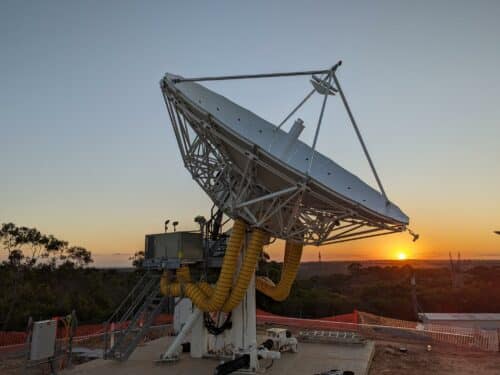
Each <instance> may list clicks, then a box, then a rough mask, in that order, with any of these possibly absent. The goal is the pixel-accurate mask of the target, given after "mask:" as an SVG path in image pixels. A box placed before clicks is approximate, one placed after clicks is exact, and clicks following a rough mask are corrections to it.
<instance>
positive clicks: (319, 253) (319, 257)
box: [318, 251, 321, 263]
mask: <svg viewBox="0 0 500 375" xmlns="http://www.w3.org/2000/svg"><path fill="white" fill-rule="evenodd" d="M318 262H320V263H321V251H319V252H318Z"/></svg>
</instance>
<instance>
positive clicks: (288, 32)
mask: <svg viewBox="0 0 500 375" xmlns="http://www.w3.org/2000/svg"><path fill="white" fill-rule="evenodd" d="M455 3H456V4H455ZM499 12H500V2H498V1H497V2H454V3H453V6H450V5H449V4H447V3H446V2H412V3H410V4H403V3H401V4H399V5H397V6H395V5H394V4H388V3H387V4H383V3H382V4H379V3H378V2H367V3H366V4H359V3H357V2H342V3H341V4H337V3H334V2H325V4H323V5H322V7H321V10H318V7H311V6H310V5H309V4H308V3H306V2H303V3H302V4H298V3H297V4H295V3H294V2H289V4H287V6H286V7H283V6H280V5H277V4H276V5H274V6H270V5H269V4H268V3H267V2H262V3H258V2H257V3H256V2H251V3H250V2H228V3H227V4H225V5H224V6H213V4H211V3H209V2H206V4H204V5H203V4H201V3H200V4H198V5H197V6H196V7H193V6H192V5H190V4H189V2H177V4H176V5H172V4H167V3H166V2H164V3H158V4H156V5H150V6H148V7H135V6H134V7H127V6H123V7H116V6H114V5H113V4H111V3H107V2H99V3H98V5H95V4H94V5H91V6H89V5H86V4H84V3H83V2H61V3H58V4H52V5H50V4H46V3H45V2H30V3H27V2H21V1H18V2H8V4H6V5H5V6H2V11H1V12H0V25H2V28H3V29H2V30H5V32H2V33H0V43H1V45H2V52H3V53H2V59H0V82H2V90H0V103H1V104H2V107H1V110H0V129H1V132H0V178H1V181H0V223H2V222H14V223H16V224H17V225H23V226H30V227H37V228H39V229H40V230H41V231H42V232H44V233H48V234H54V235H56V236H57V237H59V238H61V239H64V240H68V241H69V242H70V243H71V244H72V245H81V246H84V247H86V248H87V249H89V250H91V251H92V252H93V254H94V256H95V258H96V261H97V264H99V265H116V266H118V265H125V264H129V262H128V261H127V257H128V256H129V254H131V253H133V252H134V251H136V250H142V249H143V248H144V235H145V234H146V233H155V232H161V231H162V230H163V224H162V223H163V222H164V220H165V219H167V218H169V219H173V220H179V221H180V225H179V230H188V229H189V230H192V229H195V225H194V223H193V218H194V217H195V216H197V215H200V214H201V215H205V216H208V213H209V212H210V206H211V205H210V201H209V199H208V198H207V196H206V195H205V194H204V193H203V192H202V191H201V190H200V188H199V187H198V186H197V185H196V183H195V182H194V181H193V180H192V179H191V177H190V176H189V174H188V172H187V171H186V170H185V169H184V167H183V162H182V160H181V157H180V154H179V150H178V146H177V143H176V140H175V137H174V134H173V131H172V127H171V125H170V121H169V118H168V114H167V110H166V109H165V105H164V103H163V98H162V95H161V92H160V89H159V86H158V82H159V80H160V79H161V78H162V76H163V75H164V74H165V73H166V72H167V71H168V72H171V73H176V74H181V75H184V76H212V75H223V74H248V73H261V72H277V71H294V70H300V69H317V68H325V67H328V66H331V64H333V63H335V62H336V61H338V60H340V59H341V60H342V61H343V64H342V67H341V68H339V70H338V77H339V79H340V81H341V82H342V87H343V89H344V91H345V93H346V96H347V98H348V100H349V104H350V106H351V109H352V110H353V113H354V115H355V117H356V120H357V122H358V126H359V128H360V130H361V133H362V134H363V138H364V140H365V142H366V144H367V146H368V149H369V151H370V154H371V157H372V159H373V161H374V164H375V166H376V167H377V170H378V173H379V175H380V178H381V180H382V182H383V184H384V187H385V190H386V192H387V194H388V197H389V199H390V200H391V201H393V202H394V203H395V204H397V205H398V206H399V207H400V208H401V209H402V210H403V211H404V212H405V213H406V214H407V215H408V216H409V218H410V228H411V229H412V230H413V231H415V232H417V233H419V234H420V239H419V240H418V242H416V243H413V242H411V237H410V236H409V235H408V234H401V235H400V234H398V235H391V236H386V237H378V238H374V239H367V240H361V241H356V242H352V243H350V242H349V243H343V244H339V245H332V246H329V247H324V248H321V253H322V259H323V260H333V259H385V258H388V259H394V258H395V257H396V256H397V254H398V253H399V252H405V253H407V256H408V257H409V258H417V259H422V258H431V259H436V258H446V257H447V256H448V252H450V251H451V252H458V251H460V252H461V254H462V257H464V258H482V259H491V258H495V257H496V258H500V236H498V235H494V234H493V231H494V230H500V167H499V164H500V106H499V103H498V97H499V92H500V74H498V67H499V66H500V48H498V36H499V35H500V22H498V14H500V13H499ZM165 14H179V15H180V14H189V20H190V23H191V24H193V25H196V27H194V28H193V27H186V25H187V24H186V17H170V18H169V19H168V22H165ZM332 15H334V16H335V17H333V18H332ZM333 19H334V20H335V21H334V22H332V20H333ZM199 30H203V32H200V31H199ZM228 30H230V32H228ZM181 31H182V32H181ZM324 40H327V41H328V43H326V44H325V43H321V41H324ZM242 41H244V42H242ZM325 46H327V48H325ZM200 56H202V58H200ZM207 86H208V87H209V88H211V89H213V90H214V91H216V92H219V93H221V94H222V95H225V96H227V97H229V98H231V99H232V100H234V101H236V102H238V103H239V104H241V105H242V106H244V107H246V108H248V109H250V110H252V111H254V112H255V113H257V114H258V115H259V116H261V117H263V118H265V119H266V120H269V121H271V122H272V123H276V124H277V123H279V122H280V121H281V120H282V119H283V118H284V117H285V116H286V114H288V113H289V111H290V109H291V108H293V107H294V106H295V105H296V104H297V103H298V102H299V101H300V100H301V99H302V98H303V97H304V95H305V94H306V93H307V92H309V91H310V90H311V87H310V82H309V77H300V79H291V78H290V79H289V78H283V79H270V80H245V81H238V82H235V81H231V82H228V81H223V82H218V83H207ZM337 99H339V98H338V96H335V97H332V99H329V104H328V106H327V108H326V110H325V113H324V119H323V123H322V124H323V125H322V127H321V132H320V135H319V138H318V143H317V150H318V151H320V152H321V153H323V154H325V155H326V156H327V157H329V158H331V159H332V160H335V161H336V162H337V163H338V164H339V165H341V166H342V167H344V168H346V169H348V170H349V171H351V172H352V173H354V174H355V175H357V176H359V177H360V178H361V179H362V180H363V181H365V182H366V183H368V184H370V185H371V186H376V183H375V181H374V179H373V175H372V173H371V171H370V168H369V166H368V164H367V162H366V159H365V158H364V156H363V153H362V149H361V147H360V145H359V142H358V141H357V139H356V136H355V133H354V131H353V129H352V127H351V126H350V124H349V122H348V118H347V115H346V114H345V111H343V110H342V109H341V103H340V100H337ZM320 105H321V98H319V97H316V98H313V99H311V101H310V102H308V103H307V105H305V106H304V107H303V108H301V110H300V111H299V112H297V113H296V116H297V117H300V118H301V119H303V120H304V124H305V129H304V131H303V133H302V134H301V140H303V141H304V142H306V143H308V144H311V143H312V140H313V137H314V134H315V128H316V127H315V124H316V123H317V119H318V111H319V108H320ZM287 125H288V124H287ZM269 251H270V253H271V254H272V255H273V257H276V258H279V257H280V255H281V253H282V251H281V250H280V246H279V244H277V245H276V246H274V247H272V248H271V249H270V250H269ZM0 256H1V255H0ZM317 257H318V249H316V248H308V249H306V251H305V254H304V260H315V259H317Z"/></svg>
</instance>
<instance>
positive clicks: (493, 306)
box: [0, 223, 500, 330]
mask: <svg viewBox="0 0 500 375" xmlns="http://www.w3.org/2000/svg"><path fill="white" fill-rule="evenodd" d="M0 244H1V245H2V249H3V250H4V251H5V253H4V254H5V256H6V260H5V261H3V262H2V263H0V288H1V289H0V290H1V292H0V330H23V329H24V328H25V325H26V322H27V320H28V318H29V317H30V316H32V317H33V318H34V319H49V318H51V317H53V316H60V315H66V314H68V313H69V312H71V311H72V310H73V309H75V310H76V312H77V316H78V318H79V320H80V322H81V323H101V322H104V321H105V320H106V319H107V318H109V316H110V315H111V314H112V313H113V311H114V310H115V308H116V307H117V306H118V305H119V303H120V302H121V301H122V300H123V298H124V297H125V296H126V295H127V294H128V293H129V291H130V290H131V289H132V287H133V286H134V285H135V283H136V282H137V280H138V279H139V277H140V276H141V274H142V272H144V271H141V270H140V269H139V268H138V269H136V270H135V271H133V272H120V271H118V270H103V269H95V268H90V267H89V265H90V264H91V263H92V254H91V252H90V251H88V250H86V249H84V248H82V247H78V246H69V244H68V243H67V242H65V241H62V240H59V239H57V238H55V237H54V236H51V235H44V234H42V233H40V232H39V231H38V230H36V229H35V228H26V227H17V226H16V225H14V224H12V223H8V224H3V225H2V227H1V228H0ZM143 256H144V254H143V253H142V252H138V253H136V254H135V255H134V256H133V257H132V258H131V261H132V263H133V265H134V266H136V267H139V266H140V264H141V261H142V259H143ZM195 271H196V270H193V276H195V275H196V272H195ZM258 272H259V274H262V275H266V276H267V277H269V278H270V279H271V280H273V281H274V282H277V281H278V280H279V278H280V272H281V264H278V263H276V262H273V261H269V260H268V259H267V260H263V261H262V262H261V263H260V265H259V271H258ZM412 275H414V276H415V279H416V281H417V284H416V295H417V299H418V303H419V304H420V306H422V309H423V310H424V311H425V312H493V313H494V312H496V313H500V288H498V286H499V285H500V268H499V267H495V266H492V267H485V266H477V267H474V268H472V269H470V270H468V271H466V272H464V275H463V276H464V286H463V287H462V288H460V289H453V288H452V286H451V275H450V271H449V269H447V268H432V269H412V268H411V267H410V266H403V267H395V266H393V267H392V266H391V267H362V265H361V264H359V263H353V264H351V265H350V266H349V272H348V273H347V274H330V275H327V276H313V277H310V278H308V279H304V280H296V281H295V284H294V286H293V288H292V292H291V294H290V297H289V298H288V299H287V300H286V301H284V302H280V303H277V302H275V301H273V300H271V299H269V298H267V297H266V296H264V295H262V294H260V293H257V306H258V307H259V308H262V309H264V310H266V311H269V312H272V313H275V314H280V315H285V316H294V317H304V318H319V317H325V316H331V315H338V314H344V313H350V312H352V311H353V310H354V309H358V310H361V311H366V312H371V313H374V314H378V315H383V316H387V317H393V318H398V319H406V320H414V319H415V313H414V306H413V303H412V288H411V284H410V279H411V277H412ZM209 276H214V277H210V278H209V279H210V280H212V279H213V280H212V281H215V280H216V275H209Z"/></svg>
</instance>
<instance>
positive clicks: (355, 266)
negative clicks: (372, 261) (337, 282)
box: [347, 262, 362, 276]
mask: <svg viewBox="0 0 500 375" xmlns="http://www.w3.org/2000/svg"><path fill="white" fill-rule="evenodd" d="M361 267H362V266H361V263H358V262H355V263H351V264H349V266H347V269H348V270H349V273H350V274H351V276H356V275H359V273H360V271H361Z"/></svg>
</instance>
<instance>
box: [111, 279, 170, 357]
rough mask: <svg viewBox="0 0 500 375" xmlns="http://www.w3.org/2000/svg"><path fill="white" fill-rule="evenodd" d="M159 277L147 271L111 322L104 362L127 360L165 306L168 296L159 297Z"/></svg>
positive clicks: (116, 311) (114, 314)
mask: <svg viewBox="0 0 500 375" xmlns="http://www.w3.org/2000/svg"><path fill="white" fill-rule="evenodd" d="M159 278H160V276H159V275H158V274H154V273H150V272H146V273H145V274H144V276H142V278H141V279H140V280H139V281H138V282H137V284H136V285H135V286H134V288H133V289H132V290H131V292H130V293H129V294H128V295H127V297H125V299H124V300H123V301H122V303H121V304H120V306H118V308H117V309H116V310H115V312H114V313H113V315H112V316H111V318H109V319H108V321H107V322H106V334H105V347H104V358H105V359H115V360H118V361H126V360H127V359H128V358H129V357H130V355H131V354H132V352H133V351H134V349H135V348H136V347H137V345H138V344H139V343H140V341H141V339H142V338H143V337H144V335H145V334H146V333H147V332H148V330H149V328H150V327H151V325H152V324H153V322H154V320H155V318H156V317H157V316H158V314H159V313H160V312H161V310H162V308H163V307H164V306H166V304H167V301H168V297H163V296H161V295H160V283H159ZM127 322H129V323H128V325H127ZM113 323H114V324H113ZM113 325H114V326H115V327H116V329H115V330H114V331H113V330H112V329H111V327H112V326H113Z"/></svg>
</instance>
